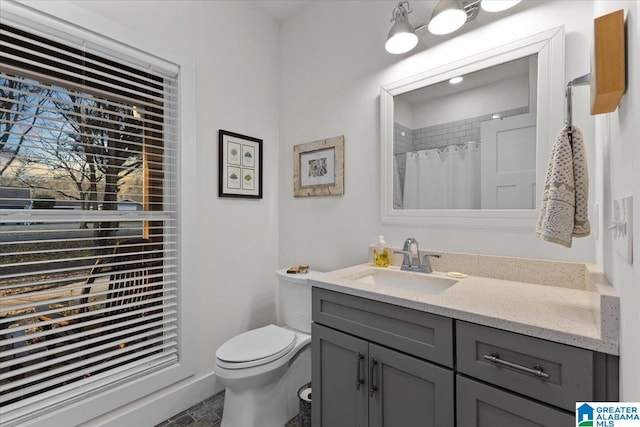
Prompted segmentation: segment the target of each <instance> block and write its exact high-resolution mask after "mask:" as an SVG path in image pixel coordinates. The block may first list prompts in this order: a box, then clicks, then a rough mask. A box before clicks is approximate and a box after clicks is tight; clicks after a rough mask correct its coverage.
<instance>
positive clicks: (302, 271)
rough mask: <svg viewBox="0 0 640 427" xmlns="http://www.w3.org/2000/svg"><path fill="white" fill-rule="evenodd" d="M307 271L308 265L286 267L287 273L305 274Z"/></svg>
mask: <svg viewBox="0 0 640 427" xmlns="http://www.w3.org/2000/svg"><path fill="white" fill-rule="evenodd" d="M308 272H309V266H308V265H294V266H293V267H289V268H288V269H287V274H307V273H308Z"/></svg>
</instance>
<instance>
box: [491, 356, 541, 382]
mask: <svg viewBox="0 0 640 427" xmlns="http://www.w3.org/2000/svg"><path fill="white" fill-rule="evenodd" d="M483 357H484V358H485V359H486V360H488V361H489V362H492V363H495V364H496V365H502V366H508V367H509V368H513V369H517V370H518V371H523V372H526V373H527V374H531V375H534V376H536V377H539V378H544V379H549V374H547V373H546V372H544V370H543V369H542V366H540V365H535V366H534V367H533V368H527V367H526V366H522V365H518V364H517V363H513V362H509V361H507V360H502V359H500V355H499V354H498V353H491V355H488V354H485V355H484V356H483Z"/></svg>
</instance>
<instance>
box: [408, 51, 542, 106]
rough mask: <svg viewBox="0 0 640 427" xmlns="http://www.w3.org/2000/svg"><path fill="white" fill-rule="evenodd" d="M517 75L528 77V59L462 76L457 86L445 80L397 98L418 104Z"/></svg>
mask: <svg viewBox="0 0 640 427" xmlns="http://www.w3.org/2000/svg"><path fill="white" fill-rule="evenodd" d="M518 75H526V76H528V75H529V57H524V58H521V59H517V60H514V61H510V62H506V63H504V64H499V65H494V66H493V67H490V68H486V69H484V70H479V71H476V72H474V73H470V74H467V75H465V76H464V81H463V82H462V83H460V84H457V85H451V84H449V81H447V80H445V81H443V82H441V83H437V84H434V85H431V86H427V87H424V88H421V89H416V90H413V91H411V92H406V93H403V94H401V95H398V97H399V98H400V99H402V100H404V101H405V102H408V103H409V104H418V103H422V102H425V101H426V100H428V99H431V98H438V97H441V96H449V95H452V94H454V93H458V92H464V91H468V90H471V89H473V88H476V87H480V86H485V85H488V84H491V83H495V82H498V81H502V80H505V79H508V78H511V77H515V76H518Z"/></svg>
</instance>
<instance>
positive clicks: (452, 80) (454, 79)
mask: <svg viewBox="0 0 640 427" xmlns="http://www.w3.org/2000/svg"><path fill="white" fill-rule="evenodd" d="M462 80H464V78H463V77H462V76H458V77H454V78H452V79H450V80H449V83H451V84H452V85H457V84H458V83H460V82H461V81H462Z"/></svg>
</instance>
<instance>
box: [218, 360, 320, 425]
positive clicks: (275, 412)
mask: <svg viewBox="0 0 640 427" xmlns="http://www.w3.org/2000/svg"><path fill="white" fill-rule="evenodd" d="M309 381H311V349H310V348H306V349H305V350H304V351H302V352H301V353H300V355H299V356H298V357H296V358H295V360H294V361H293V363H292V364H291V366H289V368H288V369H287V370H286V372H285V373H284V374H283V375H282V376H279V377H277V378H275V379H274V380H273V381H271V382H269V383H267V384H264V385H262V386H260V387H257V388H251V389H246V388H244V389H235V390H234V387H233V386H227V388H226V391H225V397H224V410H223V416H222V424H221V425H220V427H282V426H284V425H285V424H286V423H287V422H288V421H289V420H290V419H292V418H293V417H295V416H296V415H297V414H298V396H297V391H298V389H299V388H300V387H301V386H303V385H304V384H306V383H308V382H309Z"/></svg>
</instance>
